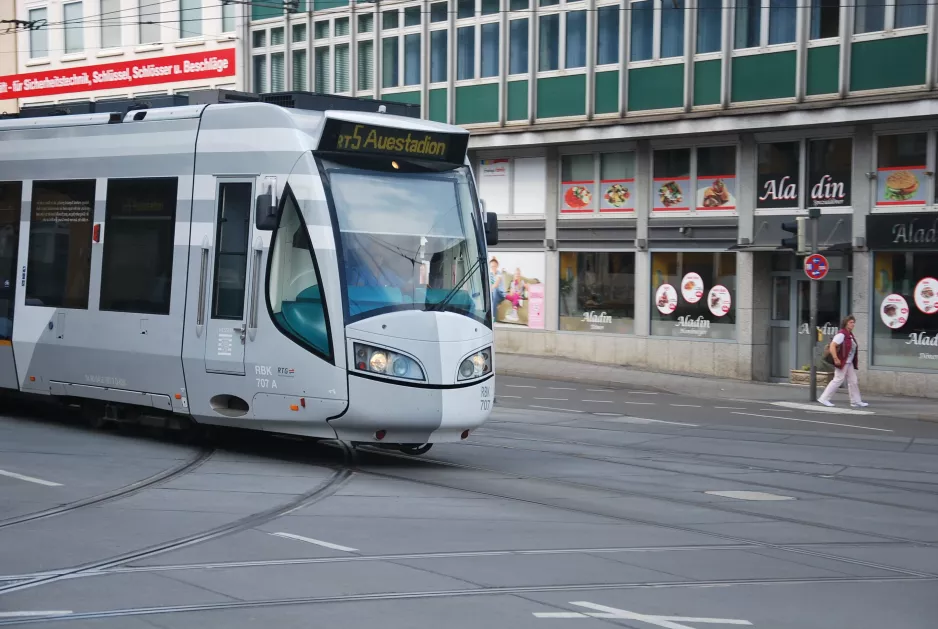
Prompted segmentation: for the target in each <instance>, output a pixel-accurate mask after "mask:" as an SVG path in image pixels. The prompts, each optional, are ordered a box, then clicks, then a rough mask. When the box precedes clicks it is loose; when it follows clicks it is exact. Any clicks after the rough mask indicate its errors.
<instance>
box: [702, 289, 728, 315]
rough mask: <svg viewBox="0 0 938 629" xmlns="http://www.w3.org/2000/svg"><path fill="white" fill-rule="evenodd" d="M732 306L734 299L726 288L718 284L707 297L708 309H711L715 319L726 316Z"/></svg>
mask: <svg viewBox="0 0 938 629" xmlns="http://www.w3.org/2000/svg"><path fill="white" fill-rule="evenodd" d="M732 306H733V299H732V297H731V296H730V291H729V290H728V289H727V288H726V286H721V285H720V284H717V285H716V286H714V287H713V288H711V289H710V294H709V295H707V307H708V308H709V309H710V312H711V313H713V316H714V317H722V316H725V315H726V314H727V313H728V312H729V311H730V308H731V307H732Z"/></svg>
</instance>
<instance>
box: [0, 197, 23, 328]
mask: <svg viewBox="0 0 938 629" xmlns="http://www.w3.org/2000/svg"><path fill="white" fill-rule="evenodd" d="M22 198H23V183H22V182H20V181H11V182H0V339H3V340H10V339H11V338H12V337H13V306H14V303H15V302H14V301H13V296H14V294H15V292H16V256H17V249H18V247H19V229H20V208H21V207H22V206H21V203H22Z"/></svg>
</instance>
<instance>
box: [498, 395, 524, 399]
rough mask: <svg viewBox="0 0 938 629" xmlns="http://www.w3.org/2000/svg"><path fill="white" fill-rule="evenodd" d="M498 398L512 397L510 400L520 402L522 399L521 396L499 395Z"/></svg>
mask: <svg viewBox="0 0 938 629" xmlns="http://www.w3.org/2000/svg"><path fill="white" fill-rule="evenodd" d="M498 397H510V398H512V399H515V400H520V399H521V396H520V395H499V396H498Z"/></svg>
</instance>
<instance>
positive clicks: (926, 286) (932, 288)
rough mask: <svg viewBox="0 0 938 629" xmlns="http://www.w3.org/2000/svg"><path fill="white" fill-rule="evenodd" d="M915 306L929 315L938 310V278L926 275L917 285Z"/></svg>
mask: <svg viewBox="0 0 938 629" xmlns="http://www.w3.org/2000/svg"><path fill="white" fill-rule="evenodd" d="M914 295H915V307H916V308H918V309H919V310H921V311H922V312H924V313H925V314H927V315H933V314H935V313H936V312H938V280H936V279H935V278H933V277H926V278H924V279H922V280H920V281H919V282H918V284H916V285H915V292H914Z"/></svg>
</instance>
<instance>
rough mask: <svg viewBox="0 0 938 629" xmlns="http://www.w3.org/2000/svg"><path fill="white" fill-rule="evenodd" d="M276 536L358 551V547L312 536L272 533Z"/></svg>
mask: <svg viewBox="0 0 938 629" xmlns="http://www.w3.org/2000/svg"><path fill="white" fill-rule="evenodd" d="M271 535H275V536H276V537H285V538H287V539H295V540H298V541H301V542H307V543H309V544H316V545H317V546H324V547H326V548H331V549H332V550H341V551H343V552H346V553H357V552H358V549H357V548H349V547H348V546H339V545H338V544H330V543H329V542H324V541H322V540H319V539H313V538H312V537H303V536H302V535H294V534H293V533H271Z"/></svg>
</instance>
